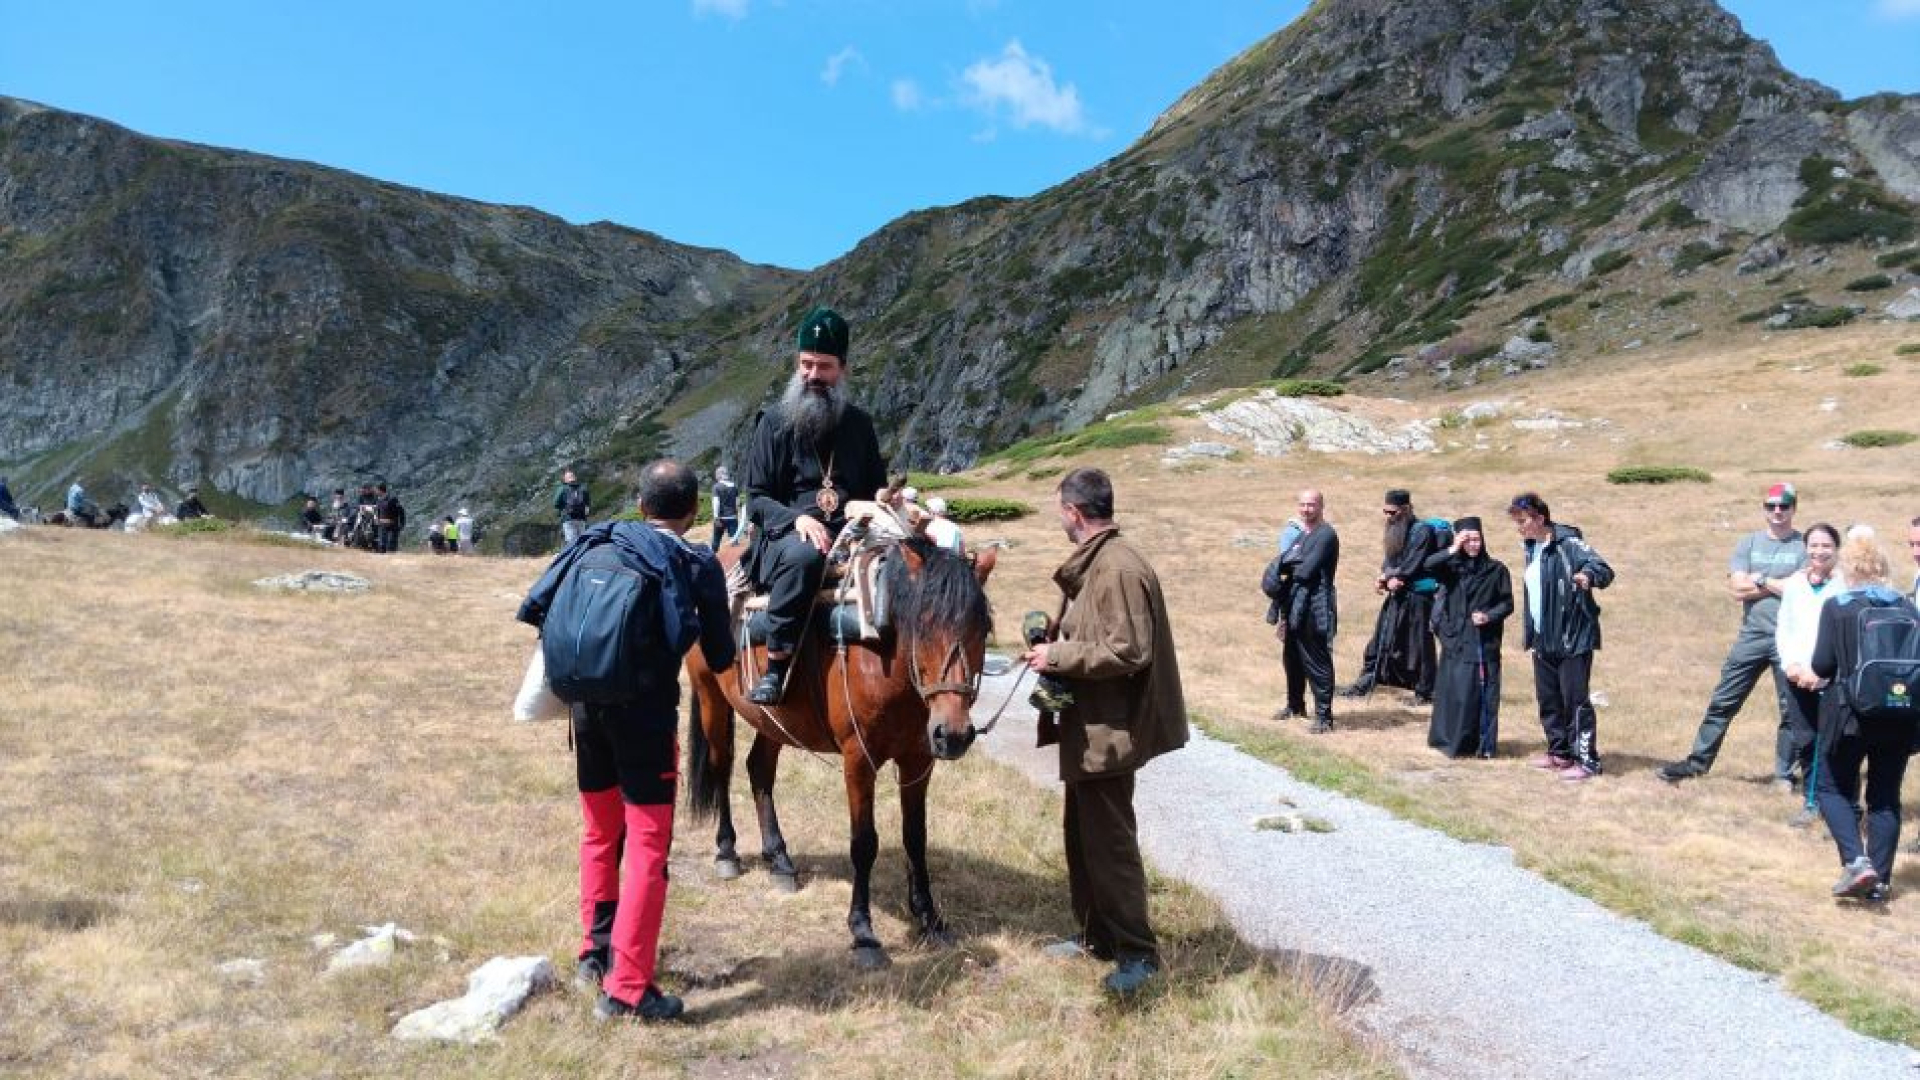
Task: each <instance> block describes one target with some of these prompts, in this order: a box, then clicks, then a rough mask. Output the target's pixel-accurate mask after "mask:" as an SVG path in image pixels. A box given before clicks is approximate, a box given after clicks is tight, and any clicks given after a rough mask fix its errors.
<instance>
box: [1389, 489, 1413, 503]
mask: <svg viewBox="0 0 1920 1080" xmlns="http://www.w3.org/2000/svg"><path fill="white" fill-rule="evenodd" d="M1387 505H1388V506H1412V505H1413V494H1412V493H1411V492H1409V491H1408V490H1407V489H1406V488H1389V489H1387Z"/></svg>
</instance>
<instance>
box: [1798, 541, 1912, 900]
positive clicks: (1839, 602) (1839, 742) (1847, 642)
mask: <svg viewBox="0 0 1920 1080" xmlns="http://www.w3.org/2000/svg"><path fill="white" fill-rule="evenodd" d="M1840 573H1841V575H1842V577H1844V578H1845V580H1846V581H1847V583H1848V586H1849V588H1848V591H1847V592H1844V593H1842V594H1840V595H1839V596H1836V597H1834V598H1833V599H1832V600H1830V601H1828V602H1827V603H1826V605H1825V606H1823V607H1822V608H1821V609H1820V629H1819V631H1818V633H1817V634H1816V636H1815V638H1814V644H1813V660H1812V663H1811V665H1810V666H1811V667H1812V669H1813V673H1814V674H1815V675H1817V676H1819V677H1820V678H1821V679H1824V680H1827V689H1826V692H1825V693H1824V694H1822V695H1821V699H1820V738H1819V744H1820V751H1819V755H1820V756H1819V767H1818V769H1817V770H1816V773H1815V777H1814V792H1815V795H1816V797H1817V799H1818V801H1819V804H1820V813H1821V816H1823V817H1824V818H1826V822H1827V831H1828V832H1830V833H1832V834H1833V842H1834V846H1835V847H1836V848H1837V849H1838V850H1839V854H1840V865H1841V872H1840V880H1839V881H1838V882H1836V883H1835V884H1834V886H1833V895H1834V896H1835V897H1839V898H1843V899H1854V900H1867V901H1883V900H1885V899H1887V887H1888V883H1889V882H1890V881H1892V880H1893V855H1894V851H1895V850H1896V849H1897V848H1898V847H1899V844H1900V785H1901V782H1902V781H1903V780H1904V779H1905V778H1906V773H1907V756H1908V754H1910V753H1911V752H1912V749H1913V742H1914V731H1915V728H1916V726H1920V709H1916V707H1915V701H1914V694H1915V693H1916V691H1920V611H1916V610H1915V608H1914V605H1913V601H1911V600H1909V599H1907V598H1906V597H1904V596H1901V595H1900V594H1899V593H1897V592H1895V591H1894V590H1893V586H1892V585H1891V584H1890V583H1889V582H1888V574H1889V570H1888V566H1887V557H1886V555H1885V553H1883V552H1882V551H1881V550H1880V545H1879V544H1878V543H1877V542H1875V541H1874V540H1873V539H1872V538H1871V537H1858V538H1855V539H1851V540H1848V541H1847V542H1846V545H1845V546H1844V547H1842V548H1841V549H1840ZM1862 765H1865V766H1866V813H1865V815H1864V817H1865V822H1866V829H1867V838H1866V843H1865V845H1864V847H1863V845H1862V844H1861V840H1860V825H1861V820H1862V814H1861V810H1860V788H1861V783H1860V769H1861V766H1862Z"/></svg>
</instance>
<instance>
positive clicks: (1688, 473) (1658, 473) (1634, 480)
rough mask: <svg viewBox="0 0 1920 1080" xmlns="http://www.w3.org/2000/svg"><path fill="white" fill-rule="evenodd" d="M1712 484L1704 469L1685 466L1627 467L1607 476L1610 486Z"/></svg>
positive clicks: (1711, 478)
mask: <svg viewBox="0 0 1920 1080" xmlns="http://www.w3.org/2000/svg"><path fill="white" fill-rule="evenodd" d="M1683 481H1684V482H1686V483H1690V484H1711V483H1712V482H1713V477H1712V476H1711V475H1709V474H1708V473H1707V472H1706V471H1705V470H1704V469H1695V468H1690V467H1688V466H1685V465H1627V466H1623V467H1621V468H1618V469H1615V470H1613V471H1612V472H1610V473H1608V474H1607V483H1609V484H1677V483H1681V482H1683Z"/></svg>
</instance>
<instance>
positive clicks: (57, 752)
mask: <svg viewBox="0 0 1920 1080" xmlns="http://www.w3.org/2000/svg"><path fill="white" fill-rule="evenodd" d="M1015 561H1018V560H1015ZM314 567H330V568H332V567H337V568H340V569H345V570H349V571H353V572H357V573H361V574H364V575H366V576H369V577H371V578H372V579H373V580H374V581H375V582H376V589H375V591H374V592H372V593H371V594H369V595H365V596H358V597H320V596H303V595H287V594H281V593H267V592H262V591H259V590H256V589H254V588H253V587H252V585H251V584H250V583H251V582H252V581H253V580H254V579H257V578H260V577H265V576H268V575H271V574H279V573H285V572H289V571H295V570H300V569H307V568H314ZM539 569H540V566H539V564H537V563H534V562H525V561H519V562H516V561H506V560H452V559H441V560H436V559H434V558H432V557H428V556H415V555H400V556H392V557H388V558H385V559H380V558H376V557H373V556H368V555H364V554H360V553H352V552H328V553H324V554H323V553H318V552H311V551H305V550H300V549H294V548H287V547H279V546H268V545H263V544H257V543H250V542H247V541H245V540H242V539H228V538H217V539H191V540H175V539H166V538H161V537H141V536H120V535H107V534H99V533H82V532H65V531H57V530H29V531H28V532H25V533H19V534H15V535H12V536H9V537H7V538H5V539H4V540H0V580H3V581H4V583H5V584H4V591H5V593H6V594H7V602H6V603H5V604H4V605H0V831H3V834H4V838H3V839H0V852H4V858H0V987H4V990H3V991H0V1072H4V1073H5V1074H7V1075H9V1076H23V1077H53V1076H110V1077H152V1076H175V1075H189V1074H190V1075H218V1076H263V1077H265V1076H271V1077H277V1078H279V1077H293V1076H314V1075H325V1076H402V1075H404V1076H436V1075H460V1076H468V1075H482V1076H499V1077H532V1076H560V1075H567V1076H573V1075H596V1076H690V1077H704V1078H725V1077H745V1076H756V1077H819V1076H831V1077H836V1078H839V1077H896V1076H902V1075H908V1076H913V1075H918V1076H925V1077H944V1076H954V1075H970V1076H1048V1077H1054V1076H1068V1077H1088V1078H1091V1077H1104V1076H1122V1075H1124V1076H1135V1075H1141V1076H1181V1077H1185V1076H1299V1077H1383V1076H1388V1075H1392V1073H1393V1070H1392V1068H1391V1067H1390V1066H1389V1065H1387V1064H1385V1059H1384V1058H1383V1056H1382V1055H1381V1054H1380V1053H1379V1052H1378V1051H1377V1050H1375V1049H1373V1048H1371V1047H1370V1046H1368V1045H1366V1044H1364V1043H1362V1042H1360V1041H1358V1040H1356V1039H1355V1038H1353V1037H1352V1036H1349V1035H1347V1034H1345V1033H1343V1032H1342V1030H1341V1028H1340V1025H1339V1024H1338V1022H1337V1018H1336V1017H1335V1016H1334V1015H1332V1013H1331V1011H1330V1009H1329V1007H1328V1006H1327V1005H1325V1004H1324V1003H1322V1002H1319V1001H1316V1000H1314V999H1313V998H1311V997H1310V996H1309V995H1308V994H1306V993H1304V992H1302V990H1301V989H1300V987H1299V986H1298V984H1296V983H1294V982H1292V981H1290V980H1289V979H1287V978H1285V977H1283V976H1281V975H1278V974H1276V973H1274V972H1273V971H1272V970H1271V969H1270V967H1269V966H1268V965H1266V964H1265V963H1263V962H1262V961H1261V960H1260V958H1259V957H1258V956H1257V955H1256V954H1254V953H1253V952H1252V951H1251V950H1250V949H1249V948H1248V947H1247V946H1246V945H1245V944H1244V943H1242V942H1240V941H1239V940H1238V939H1237V938H1236V937H1235V936H1234V935H1233V934H1232V932H1231V931H1230V930H1229V929H1228V928H1226V927H1225V926H1224V924H1223V922H1222V918H1221V916H1220V914H1219V912H1218V910H1217V909H1216V908H1215V907H1214V906H1213V905H1212V904H1211V903H1209V902H1207V901H1205V900H1204V899H1202V898H1200V897H1198V896H1197V895H1195V894H1194V893H1192V892H1191V891H1190V890H1187V889H1185V888H1182V887H1180V886H1178V885H1177V884H1175V883H1169V882H1165V881H1159V882H1156V884H1155V891H1154V902H1155V914H1156V919H1157V921H1158V922H1159V924H1160V926H1161V928H1162V930H1163V933H1164V934H1165V937H1166V943H1167V951H1168V958H1169V960H1170V961H1171V972H1172V974H1171V985H1170V987H1169V990H1168V992H1167V993H1166V994H1164V995H1163V996H1161V997H1159V998H1158V999H1157V1000H1155V1001H1153V1002H1151V1003H1149V1004H1147V1005H1146V1006H1144V1008H1143V1009H1142V1010H1140V1011H1139V1012H1137V1013H1136V1012H1133V1011H1118V1010H1116V1009H1114V1008H1112V1007H1111V1006H1109V1005H1107V1004H1105V1003H1104V1002H1103V1001H1102V999H1101V997H1100V995H1099V993H1098V991H1097V988H1096V981H1097V979H1098V977H1099V975H1100V974H1101V969H1100V968H1098V967H1096V966H1094V965H1091V964H1073V963H1059V962H1053V961H1047V960H1044V959H1042V958H1040V957H1039V956H1038V955H1037V953H1036V950H1037V946H1038V945H1039V944H1040V943H1041V942H1042V941H1044V940H1045V939H1048V938H1051V937H1053V936H1056V935H1059V934H1061V933H1064V932H1067V931H1068V930H1069V929H1070V927H1069V925H1068V923H1069V917H1068V915H1067V912H1066V898H1065V892H1066V887H1065V883H1064V870H1063V863H1062V859H1061V854H1060V846H1059V838H1058V835H1057V825H1056V821H1057V817H1058V803H1057V799H1055V798H1054V797H1052V796H1049V795H1047V794H1045V793H1043V792H1040V791H1037V790H1034V789H1033V788H1031V787H1030V786H1029V785H1027V784H1026V782H1025V781H1023V780H1021V779H1019V778H1018V777H1017V776H1015V775H1014V774H1013V773H1011V772H1010V771H1008V770H1006V769H1004V768H1002V767H999V766H996V765H994V764H993V763H991V762H989V761H986V760H984V757H983V755H980V754H978V753H976V754H975V755H973V756H972V757H970V758H969V759H968V760H966V761H964V762H961V763H960V764H958V765H957V766H943V767H942V768H941V769H940V771H939V772H938V773H937V774H936V776H935V778H934V785H935V786H934V791H933V800H932V806H933V820H932V829H931V832H932V837H931V847H932V862H933V869H934V874H935V885H936V889H937V892H938V895H939V898H940V900H941V901H942V903H943V904H944V906H945V910H946V912H947V914H948V917H949V918H950V920H951V921H952V922H953V923H954V925H955V926H956V928H957V929H958V930H960V931H961V932H962V934H963V935H964V944H963V946H962V947H961V948H960V949H958V950H955V951H949V952H938V953H936V952H925V951H914V950H912V949H910V948H908V947H907V945H906V941H905V932H906V923H905V922H904V920H903V917H902V916H903V914H904V911H903V908H904V896H903V893H904V890H903V888H902V887H901V883H900V877H901V875H900V868H901V863H900V861H899V848H898V840H897V835H898V828H899V826H898V813H897V808H896V807H895V805H894V804H893V803H891V802H890V801H887V800H884V799H883V802H882V815H883V816H882V823H881V827H882V830H883V831H882V836H883V847H882V854H881V865H880V867H879V874H878V877H877V880H876V908H875V916H876V922H877V923H878V927H879V930H880V932H881V934H882V937H883V938H884V939H885V940H886V941H887V943H888V944H889V946H890V947H891V948H892V949H893V951H894V955H895V960H896V964H895V966H894V967H893V968H892V969H891V970H889V971H887V972H885V973H882V974H878V975H862V974H860V973H857V972H855V971H853V970H852V968H851V966H850V964H849V963H848V961H847V939H846V932H845V929H844V918H845V912H846V904H847V896H848V886H847V883H846V880H845V870H844V865H845V850H846V826H845V808H844V802H843V799H842V795H841V785H840V780H839V777H838V773H837V771H836V770H829V769H826V768H822V767H820V766H819V765H818V764H817V763H815V762H813V761H810V760H807V759H806V758H805V757H804V756H793V757H791V759H790V760H789V761H788V762H787V763H786V768H785V769H784V770H783V774H782V787H781V791H782V792H783V799H782V810H783V811H784V819H785V824H786V825H787V828H788V835H789V838H790V840H791V841H792V843H793V844H794V847H795V855H796V858H797V859H798V861H799V863H800V865H801V868H802V872H803V874H804V875H805V877H806V882H807V884H806V888H805V889H803V891H802V892H801V893H800V894H798V895H797V896H793V897H781V896H778V895H776V894H774V893H772V892H771V891H770V890H769V889H768V888H767V885H766V879H765V878H764V876H762V875H758V874H749V876H748V877H747V878H745V879H743V880H742V881H739V882H735V883H731V884H722V883H718V882H715V881H713V880H711V874H710V871H709V867H710V859H711V850H712V847H711V841H712V836H711V832H710V829H709V828H708V827H706V826H691V825H688V824H687V823H685V822H684V821H683V823H682V826H681V835H680V838H679V843H678V844H677V845H676V852H675V857H674V865H673V880H674V887H673V894H672V902H671V907H670V909H669V914H668V919H667V927H666V942H665V946H666V948H665V954H664V958H663V959H664V967H665V972H666V975H665V979H666V981H667V982H668V984H669V985H670V986H672V987H674V988H676V989H680V990H683V991H685V992H686V994H687V997H688V1000H689V1005H690V1008H691V1011H692V1013H693V1015H694V1017H695V1022H694V1023H692V1024H689V1025H685V1026H672V1027H638V1026H631V1027H619V1026H617V1027H613V1028H608V1027H603V1026H600V1025H596V1024H595V1023H594V1022H593V1021H592V1020H591V1019H590V1018H589V1012H590V1003H589V1001H588V1000H587V999H586V998H584V997H581V996H578V995H576V994H574V993H573V992H571V991H564V992H559V993H553V994H548V995H544V996H541V997H539V998H537V999H535V1001H534V1002H533V1003H532V1004H531V1005H530V1007H529V1009H528V1010H527V1011H526V1012H525V1013H524V1014H523V1015H522V1016H520V1017H517V1018H516V1019H514V1020H513V1021H512V1022H511V1023H510V1024H509V1026H508V1027H507V1029H506V1032H505V1037H504V1039H503V1041H502V1042H500V1043H499V1044H497V1045H494V1046H490V1047H483V1048H479V1049H466V1048H445V1047H420V1046H413V1045H403V1044H399V1043H396V1042H395V1041H394V1040H392V1039H391V1038H389V1037H388V1035H387V1032H388V1030H389V1029H390V1028H391V1026H392V1024H393V1022H394V1020H395V1019H396V1018H397V1017H398V1016H400V1015H402V1014H403V1013H405V1012H407V1011H410V1010H412V1009H414V1008H417V1007H420V1006H422V1005H425V1004H427V1003H429V1002H431V1001H434V1000H437V999H441V998H445V997H451V996H454V995H456V994H458V993H459V992H460V991H461V990H462V989H463V988H464V980H465V976H466V973H467V972H468V971H470V970H472V968H473V967H475V966H477V964H478V963H479V962H481V961H482V960H484V959H485V958H487V957H490V956H495V955H522V954H546V955H549V956H551V957H553V958H554V960H555V961H556V963H557V965H558V966H559V967H560V969H561V971H562V972H563V974H567V973H570V971H571V953H572V948H573V945H574V942H575V940H576V937H577V929H576V924H575V919H576V918H577V916H576V914H575V911H576V909H575V904H574V899H573V897H574V889H575V880H576V878H575V875H576V865H575V859H574V845H575V843H576V842H577V830H578V811H577V808H576V803H575V800H574V795H573V791H574V788H573V773H572V759H571V755H570V754H569V753H568V751H567V745H566V737H565V734H564V732H563V730H562V729H561V728H560V727H558V726H554V725H546V726H535V727H528V726H517V725H514V724H512V723H511V722H510V721H509V720H508V719H507V712H508V703H509V702H510V700H511V697H512V694H513V691H514V689H515V687H516V686H517V683H518V678H519V672H520V668H521V666H522V665H523V664H524V662H525V659H526V655H527V652H528V649H529V647H530V644H531V641H532V635H531V633H530V631H528V630H526V629H525V628H524V627H521V626H519V625H517V624H515V623H514V622H513V621H512V619H511V614H512V611H513V608H514V606H515V605H516V603H517V601H518V597H519V596H520V594H521V593H522V592H523V591H524V589H525V588H526V586H527V585H528V584H529V583H530V581H531V580H532V578H533V577H534V576H535V575H536V574H537V572H538V570H539ZM744 786H745V784H744V779H742V780H740V781H739V782H738V783H737V784H736V790H737V791H743V790H744ZM736 806H737V809H738V810H739V811H740V813H741V815H742V818H743V821H747V822H750V819H751V814H750V812H749V811H748V810H747V808H746V807H745V805H744V799H740V800H739V801H737V804H736ZM746 830H747V832H746V835H745V836H744V837H743V845H742V846H743V850H749V851H751V850H757V842H756V840H757V837H756V836H755V834H754V833H753V831H752V829H751V826H750V824H748V825H746ZM388 920H393V921H396V922H398V923H400V924H401V925H402V926H405V927H408V928H411V929H413V930H415V931H417V932H419V933H420V935H421V940H420V942H419V943H418V944H416V945H414V946H411V947H403V948H402V950H401V952H400V954H399V956H398V958H397V960H396V962H395V963H394V964H393V965H392V966H391V967H390V968H387V969H380V970H367V971H361V972H357V973H351V974H347V975H343V976H339V977H336V978H323V977H322V976H321V974H320V973H321V970H322V969H323V967H324V965H325V960H326V957H325V954H323V953H320V952H316V951H315V950H314V948H313V947H312V945H311V944H310V942H309V939H310V938H311V936H312V935H315V934H318V933H322V932H332V933H336V934H340V935H342V936H343V937H351V936H354V935H355V933H356V930H355V928H356V927H357V926H359V925H361V924H368V923H377V922H384V921H388ZM239 957H254V958H260V959H263V960H265V961H266V963H267V973H266V976H265V979H264V981H263V982H262V983H261V984H260V985H259V986H250V985H246V984H244V983H237V982H228V981H225V980H223V979H221V978H220V977H218V976H217V975H216V974H215V973H214V970H213V969H214V966H215V964H217V963H219V962H221V961H224V960H229V959H234V958H239Z"/></svg>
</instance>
